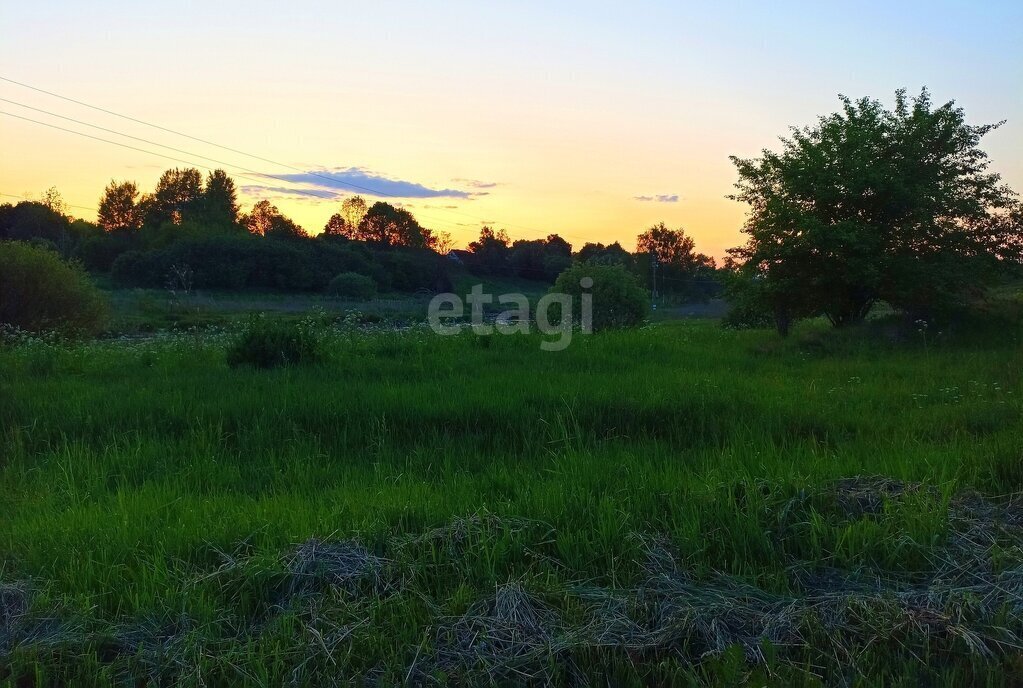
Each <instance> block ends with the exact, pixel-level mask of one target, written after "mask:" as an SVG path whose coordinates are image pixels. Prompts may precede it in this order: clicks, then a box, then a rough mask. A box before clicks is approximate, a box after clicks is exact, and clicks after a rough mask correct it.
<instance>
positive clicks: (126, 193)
mask: <svg viewBox="0 0 1023 688" xmlns="http://www.w3.org/2000/svg"><path fill="white" fill-rule="evenodd" d="M138 201H139V190H138V187H137V186H136V185H135V182H121V183H120V184H118V183H117V182H116V181H114V180H111V181H110V183H109V184H108V185H107V188H106V189H104V191H103V197H102V198H100V201H99V211H98V214H97V220H96V222H97V224H99V226H100V227H102V228H103V229H104V230H106V231H108V232H113V231H119V230H124V231H132V230H137V229H141V227H142V220H143V216H142V208H141V207H140V206H139V202H138Z"/></svg>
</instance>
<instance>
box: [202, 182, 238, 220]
mask: <svg viewBox="0 0 1023 688" xmlns="http://www.w3.org/2000/svg"><path fill="white" fill-rule="evenodd" d="M199 220H200V222H202V223H204V224H208V225H212V226H217V227H230V226H233V225H236V224H237V223H238V191H237V189H235V185H234V180H233V179H231V177H229V176H228V174H227V172H225V171H224V170H213V171H212V172H210V173H209V175H208V176H207V177H206V187H205V188H204V189H203V191H202V198H201V200H200V202H199Z"/></svg>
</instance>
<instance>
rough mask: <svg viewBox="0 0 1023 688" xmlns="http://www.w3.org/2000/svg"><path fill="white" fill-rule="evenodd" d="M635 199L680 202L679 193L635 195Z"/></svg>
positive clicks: (655, 201) (654, 201)
mask: <svg viewBox="0 0 1023 688" xmlns="http://www.w3.org/2000/svg"><path fill="white" fill-rule="evenodd" d="M632 199H633V200H635V201H646V202H653V203H678V194H657V195H654V196H633V197H632Z"/></svg>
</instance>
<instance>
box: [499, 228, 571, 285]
mask: <svg viewBox="0 0 1023 688" xmlns="http://www.w3.org/2000/svg"><path fill="white" fill-rule="evenodd" d="M508 263H509V265H510V266H511V269H512V270H513V271H514V272H515V273H516V274H517V275H519V276H520V277H525V278H527V279H534V280H546V281H551V282H553V281H554V278H555V277H557V276H558V274H560V273H561V271H562V270H564V269H565V268H567V267H568V266H569V265H571V264H572V245H571V244H570V243H568V242H567V241H565V240H564V239H562V238H561V237H560V236H558V235H557V234H550V235H548V237H547V238H546V239H519V240H517V241H515V242H514V243H513V244H512V245H511V250H510V251H509V253H508Z"/></svg>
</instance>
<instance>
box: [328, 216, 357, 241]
mask: <svg viewBox="0 0 1023 688" xmlns="http://www.w3.org/2000/svg"><path fill="white" fill-rule="evenodd" d="M323 234H324V235H325V236H335V237H344V238H346V239H354V238H355V232H354V231H353V229H352V227H351V226H349V224H348V222H346V221H345V218H344V217H343V216H342V215H341V213H334V214H333V215H331V216H330V219H329V220H327V224H325V225H324V226H323Z"/></svg>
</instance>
